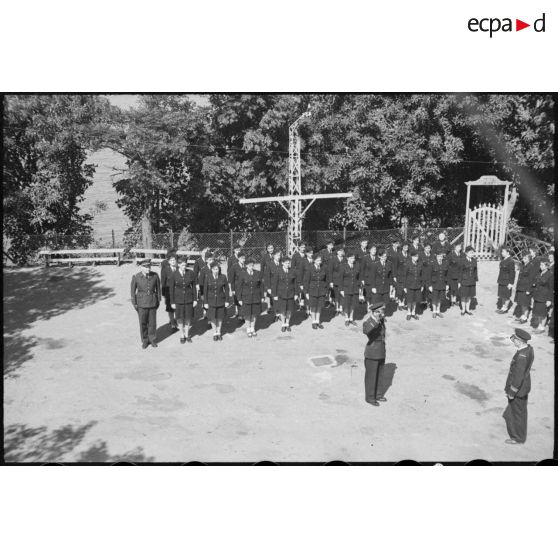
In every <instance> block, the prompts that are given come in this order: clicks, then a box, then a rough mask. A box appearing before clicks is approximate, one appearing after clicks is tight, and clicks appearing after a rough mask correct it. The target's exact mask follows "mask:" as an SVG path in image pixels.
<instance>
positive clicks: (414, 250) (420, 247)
mask: <svg viewBox="0 0 558 558" xmlns="http://www.w3.org/2000/svg"><path fill="white" fill-rule="evenodd" d="M412 252H416V253H417V254H418V255H419V262H420V261H421V259H422V255H423V254H424V250H423V248H422V246H421V245H420V243H419V245H418V246H417V247H416V248H415V246H414V245H413V244H410V245H409V254H411V253H412Z"/></svg>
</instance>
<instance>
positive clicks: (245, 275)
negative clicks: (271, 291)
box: [238, 258, 265, 337]
mask: <svg viewBox="0 0 558 558" xmlns="http://www.w3.org/2000/svg"><path fill="white" fill-rule="evenodd" d="M254 264H255V261H254V258H248V259H247V260H246V270H245V271H243V272H241V273H240V277H239V279H238V293H239V302H240V305H241V306H242V313H243V314H244V319H245V320H246V333H247V334H248V337H256V335H257V333H256V318H257V317H258V316H259V314H260V313H261V311H262V302H265V298H264V284H263V283H264V282H263V278H262V274H261V272H260V271H258V270H256V269H254Z"/></svg>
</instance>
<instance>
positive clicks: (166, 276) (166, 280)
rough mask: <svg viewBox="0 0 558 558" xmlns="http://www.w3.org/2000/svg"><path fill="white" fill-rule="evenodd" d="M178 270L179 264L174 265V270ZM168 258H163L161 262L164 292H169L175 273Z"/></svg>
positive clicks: (162, 288)
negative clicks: (172, 276)
mask: <svg viewBox="0 0 558 558" xmlns="http://www.w3.org/2000/svg"><path fill="white" fill-rule="evenodd" d="M177 270H178V266H174V271H177ZM174 271H173V269H172V268H171V266H170V264H169V262H168V260H163V261H162V262H161V290H162V291H163V294H165V293H168V289H169V287H170V277H171V275H172V274H173V273H174Z"/></svg>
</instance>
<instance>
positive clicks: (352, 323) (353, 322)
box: [349, 320, 357, 325]
mask: <svg viewBox="0 0 558 558" xmlns="http://www.w3.org/2000/svg"><path fill="white" fill-rule="evenodd" d="M349 323H350V324H351V325H357V323H356V322H355V321H354V320H351V321H350V322H349Z"/></svg>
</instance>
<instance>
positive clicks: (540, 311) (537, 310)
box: [533, 300, 547, 318]
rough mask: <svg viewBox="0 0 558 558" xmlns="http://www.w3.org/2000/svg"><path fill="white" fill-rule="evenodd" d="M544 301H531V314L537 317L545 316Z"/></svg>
mask: <svg viewBox="0 0 558 558" xmlns="http://www.w3.org/2000/svg"><path fill="white" fill-rule="evenodd" d="M546 311H547V308H546V303H545V302H538V301H536V300H535V302H534V303H533V316H535V317H537V318H546Z"/></svg>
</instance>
